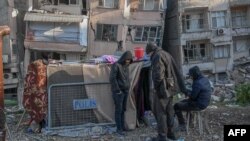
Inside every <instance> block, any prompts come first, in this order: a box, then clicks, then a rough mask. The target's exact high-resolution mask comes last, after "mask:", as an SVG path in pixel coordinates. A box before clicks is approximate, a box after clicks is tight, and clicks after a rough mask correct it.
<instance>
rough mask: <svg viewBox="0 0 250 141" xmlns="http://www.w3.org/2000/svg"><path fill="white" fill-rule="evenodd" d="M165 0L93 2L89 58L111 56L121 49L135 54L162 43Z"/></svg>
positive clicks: (100, 0) (99, 0) (91, 4)
mask: <svg viewBox="0 0 250 141" xmlns="http://www.w3.org/2000/svg"><path fill="white" fill-rule="evenodd" d="M165 8H166V1H165V0H91V2H90V15H89V16H90V23H89V34H88V37H89V40H88V41H89V50H88V51H89V52H88V53H89V54H90V55H91V56H101V55H104V54H109V55H112V54H114V52H115V50H116V49H117V47H118V46H120V45H122V46H123V49H124V50H131V51H132V52H133V50H134V48H135V47H143V48H145V45H146V43H147V42H148V41H153V42H156V43H158V44H160V43H161V38H162V34H163V25H164V24H163V23H164V10H165Z"/></svg>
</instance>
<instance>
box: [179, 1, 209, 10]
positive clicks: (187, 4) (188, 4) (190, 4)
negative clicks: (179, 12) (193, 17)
mask: <svg viewBox="0 0 250 141" xmlns="http://www.w3.org/2000/svg"><path fill="white" fill-rule="evenodd" d="M179 2H180V6H181V7H182V8H199V7H208V6H209V0H179Z"/></svg>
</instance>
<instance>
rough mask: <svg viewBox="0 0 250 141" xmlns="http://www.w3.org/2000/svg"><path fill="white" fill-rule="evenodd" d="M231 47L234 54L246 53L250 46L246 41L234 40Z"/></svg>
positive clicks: (249, 42)
mask: <svg viewBox="0 0 250 141" xmlns="http://www.w3.org/2000/svg"><path fill="white" fill-rule="evenodd" d="M233 45H234V51H235V52H243V51H246V50H247V48H248V47H249V46H250V41H249V40H247V39H237V40H234V43H233Z"/></svg>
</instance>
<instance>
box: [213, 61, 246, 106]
mask: <svg viewBox="0 0 250 141" xmlns="http://www.w3.org/2000/svg"><path fill="white" fill-rule="evenodd" d="M244 83H250V57H248V58H247V57H242V58H239V59H237V60H235V63H234V68H233V70H232V71H229V72H227V77H226V78H224V79H222V80H219V81H216V83H215V84H214V92H213V95H212V100H213V101H215V102H235V101H236V97H235V96H236V91H235V88H236V86H238V85H240V84H244Z"/></svg>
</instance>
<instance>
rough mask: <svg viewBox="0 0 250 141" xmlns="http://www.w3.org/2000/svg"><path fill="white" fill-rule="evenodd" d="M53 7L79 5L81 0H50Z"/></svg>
mask: <svg viewBox="0 0 250 141" xmlns="http://www.w3.org/2000/svg"><path fill="white" fill-rule="evenodd" d="M48 1H49V3H51V4H53V5H71V4H72V5H78V4H79V0H48Z"/></svg>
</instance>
